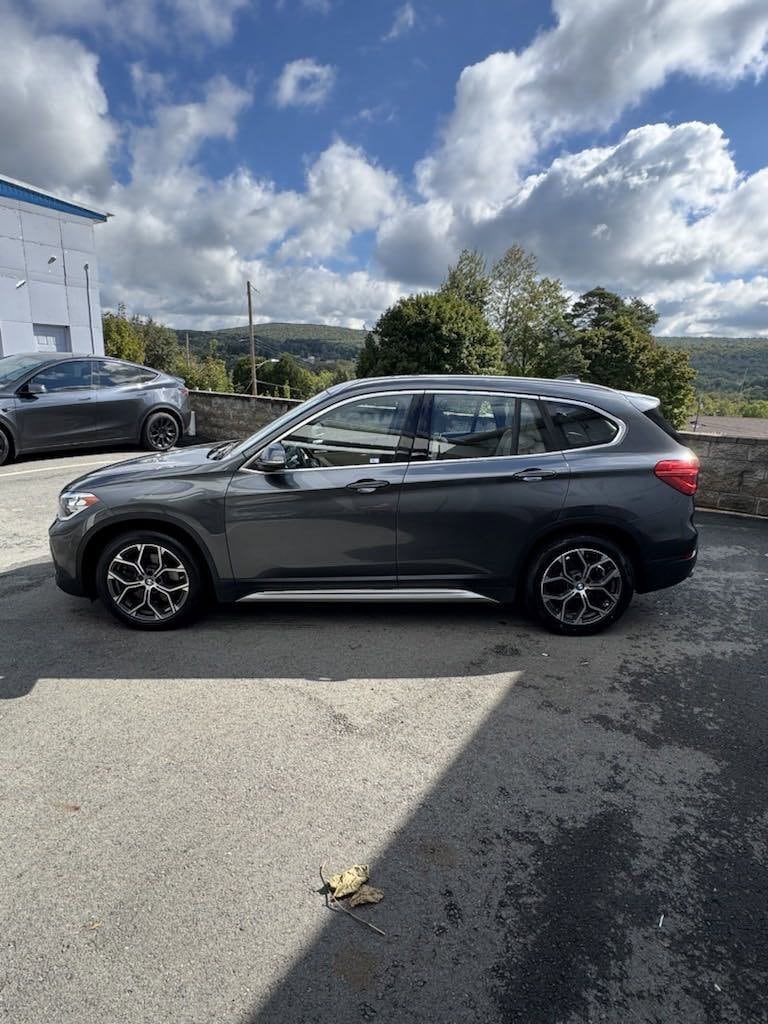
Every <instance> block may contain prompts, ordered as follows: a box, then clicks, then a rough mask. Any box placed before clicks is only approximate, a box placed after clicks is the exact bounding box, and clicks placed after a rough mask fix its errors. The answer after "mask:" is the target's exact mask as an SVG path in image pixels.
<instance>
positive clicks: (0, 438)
mask: <svg viewBox="0 0 768 1024" xmlns="http://www.w3.org/2000/svg"><path fill="white" fill-rule="evenodd" d="M12 461H13V441H11V439H10V437H9V436H8V434H6V432H5V431H4V430H3V428H2V427H0V466H4V465H5V464H6V462H12Z"/></svg>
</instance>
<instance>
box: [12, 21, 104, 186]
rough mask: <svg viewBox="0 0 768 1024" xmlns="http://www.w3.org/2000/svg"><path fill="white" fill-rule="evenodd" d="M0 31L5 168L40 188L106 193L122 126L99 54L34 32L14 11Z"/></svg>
mask: <svg viewBox="0 0 768 1024" xmlns="http://www.w3.org/2000/svg"><path fill="white" fill-rule="evenodd" d="M0 31H1V32H2V38H3V50H4V53H3V59H2V61H0V95H2V98H3V101H2V103H1V104H0V168H2V171H3V172H4V173H5V174H9V175H11V177H15V178H21V179H22V180H25V181H30V182H32V183H33V184H36V185H39V186H41V187H42V188H51V189H57V188H70V189H84V188H90V189H92V190H94V191H95V192H96V193H101V192H103V190H104V189H105V188H106V186H107V184H108V182H109V181H110V179H111V172H110V167H109V158H110V152H111V150H112V147H113V145H114V144H115V141H116V138H117V130H116V128H115V125H114V123H113V122H112V120H111V118H110V116H109V112H108V105H107V97H106V95H105V93H104V90H103V89H102V87H101V83H100V82H99V75H98V67H99V62H98V58H97V57H96V56H95V55H94V54H93V53H91V52H89V51H88V50H87V49H86V48H85V47H84V46H83V45H82V44H81V43H79V42H77V41H76V40H74V39H68V38H66V37H64V36H60V35H52V34H42V33H36V34H34V35H33V34H32V33H31V32H30V31H29V29H28V27H27V26H26V25H24V24H23V23H22V21H21V20H20V19H17V18H16V17H14V16H13V15H8V14H6V15H5V16H2V17H0Z"/></svg>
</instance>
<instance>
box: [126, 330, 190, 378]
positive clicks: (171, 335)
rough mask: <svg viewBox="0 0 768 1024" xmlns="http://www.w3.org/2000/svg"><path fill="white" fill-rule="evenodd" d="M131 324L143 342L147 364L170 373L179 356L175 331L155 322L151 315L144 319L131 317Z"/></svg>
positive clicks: (179, 351) (179, 348)
mask: <svg viewBox="0 0 768 1024" xmlns="http://www.w3.org/2000/svg"><path fill="white" fill-rule="evenodd" d="M131 325H132V327H133V328H134V330H135V331H136V333H137V334H138V335H139V337H140V338H141V339H142V341H143V343H144V352H145V356H144V359H145V361H146V364H147V366H151V367H152V368H153V369H155V370H162V371H163V372H164V373H170V372H171V371H172V370H173V368H174V367H175V366H176V365H177V363H178V361H179V357H180V356H181V347H180V346H179V341H178V338H177V337H176V331H174V330H173V329H172V328H171V327H166V326H164V325H163V324H159V323H157V321H156V320H153V319H152V317H151V316H149V317H147V319H146V320H142V319H141V317H133V318H132V320H131Z"/></svg>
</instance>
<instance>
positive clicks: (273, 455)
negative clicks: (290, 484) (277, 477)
mask: <svg viewBox="0 0 768 1024" xmlns="http://www.w3.org/2000/svg"><path fill="white" fill-rule="evenodd" d="M285 463H286V454H285V448H284V447H283V446H282V445H281V444H280V442H279V441H273V442H272V444H268V445H267V447H266V448H264V449H263V450H262V452H261V453H260V454H259V457H258V458H257V459H256V469H260V470H261V471H262V473H275V472H277V471H278V470H281V469H285Z"/></svg>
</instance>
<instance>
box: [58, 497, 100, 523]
mask: <svg viewBox="0 0 768 1024" xmlns="http://www.w3.org/2000/svg"><path fill="white" fill-rule="evenodd" d="M98 501H99V499H98V498H97V497H96V495H95V494H89V493H88V492H86V491H63V492H62V493H61V494H60V495H59V519H71V518H72V516H76V515H77V513H78V512H83V511H84V510H85V509H87V508H90V507H91V505H96V504H98Z"/></svg>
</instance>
